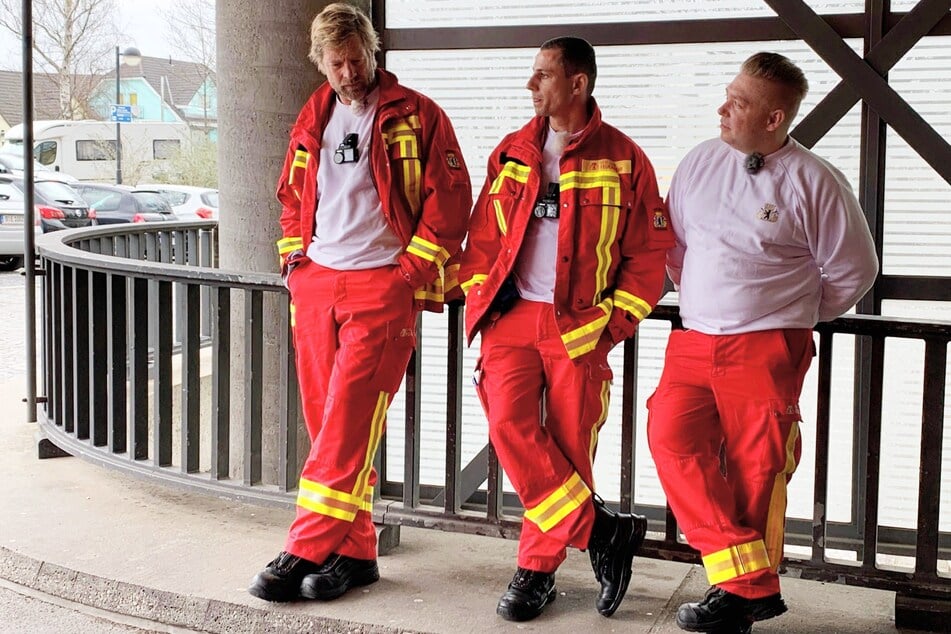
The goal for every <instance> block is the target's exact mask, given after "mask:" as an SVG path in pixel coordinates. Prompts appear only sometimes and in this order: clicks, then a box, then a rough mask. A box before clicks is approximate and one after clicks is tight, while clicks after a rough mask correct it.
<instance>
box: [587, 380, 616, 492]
mask: <svg viewBox="0 0 951 634" xmlns="http://www.w3.org/2000/svg"><path fill="white" fill-rule="evenodd" d="M610 402H611V382H610V381H602V382H601V413H600V414H598V420H597V422H595V424H594V426H593V427H592V428H591V441H590V443H591V444H589V445H588V459H589V460H590V461H591V464H592V465H593V464H594V454H595V452H596V451H597V449H598V433H599V432H600V431H601V427H602V426H603V425H604V421H606V420H607V419H608V405H609V404H610ZM593 484H594V482H592V485H593Z"/></svg>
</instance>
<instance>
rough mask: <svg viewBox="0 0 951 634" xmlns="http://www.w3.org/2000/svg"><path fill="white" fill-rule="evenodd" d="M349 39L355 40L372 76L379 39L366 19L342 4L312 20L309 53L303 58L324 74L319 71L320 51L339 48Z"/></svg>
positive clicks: (327, 9)
mask: <svg viewBox="0 0 951 634" xmlns="http://www.w3.org/2000/svg"><path fill="white" fill-rule="evenodd" d="M352 37H356V38H357V40H359V42H360V45H361V48H363V52H364V53H365V54H366V57H367V68H368V69H369V70H370V74H371V75H372V74H373V73H375V72H376V57H375V55H376V53H377V52H378V51H379V50H380V38H379V36H378V35H377V34H376V31H375V30H374V29H373V23H372V22H370V18H368V17H367V15H366V14H365V13H363V12H362V11H360V10H359V9H357V8H356V7H354V6H353V5H349V4H347V3H345V2H335V3H333V4H328V5H327V6H326V7H324V10H323V11H321V12H320V13H318V14H317V17H315V18H314V21H313V22H312V23H311V25H310V53H309V54H308V56H307V57H308V58H309V59H310V61H312V62H313V63H314V64H316V65H317V69H318V70H319V71H320V72H322V73H324V69H323V68H321V63H322V61H323V59H324V49H327V48H340V47H342V46H344V45H345V44H346V43H347V41H348V40H349V39H350V38H352ZM324 74H325V75H326V73H324Z"/></svg>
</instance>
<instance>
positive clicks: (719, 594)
mask: <svg viewBox="0 0 951 634" xmlns="http://www.w3.org/2000/svg"><path fill="white" fill-rule="evenodd" d="M787 609H788V608H787V607H786V603H785V602H784V601H783V597H782V595H781V594H779V593H778V592H777V593H776V594H772V595H770V596H768V597H762V598H759V599H745V598H743V597H741V596H739V595H737V594H732V593H730V592H727V591H726V590H723V589H721V588H717V587H716V586H714V587H712V588H710V589H709V590H708V591H707V594H706V596H705V597H704V598H703V601H701V602H699V603H684V604H683V605H681V606H680V608H679V609H678V610H677V625H679V626H680V629H682V630H687V631H688V632H724V633H725V632H745V631H749V629H750V626H751V625H752V624H753V623H754V622H755V621H765V620H766V619H771V618H773V617H774V616H779V615H780V614H782V613H783V612H785V611H786V610H787ZM744 628H746V629H744Z"/></svg>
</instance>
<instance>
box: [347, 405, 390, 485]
mask: <svg viewBox="0 0 951 634" xmlns="http://www.w3.org/2000/svg"><path fill="white" fill-rule="evenodd" d="M389 405H390V395H389V394H388V393H386V392H380V393H379V394H378V395H377V397H376V407H375V408H374V410H373V418H372V420H371V421H370V437H369V439H368V442H367V453H366V455H365V456H364V457H363V468H362V469H361V470H360V473H358V474H357V481H356V483H355V484H354V485H353V486H354V488H353V495H355V496H358V497H359V496H362V495H363V493H364V492H365V491H366V490H367V489H368V488H370V471H372V470H373V457H374V456H376V450H377V448H378V447H379V446H380V439H381V438H382V437H383V429H384V428H385V427H386V409H387V407H389Z"/></svg>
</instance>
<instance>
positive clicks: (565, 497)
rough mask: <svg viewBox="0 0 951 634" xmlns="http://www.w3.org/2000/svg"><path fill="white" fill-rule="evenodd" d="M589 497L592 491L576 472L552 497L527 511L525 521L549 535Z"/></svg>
mask: <svg viewBox="0 0 951 634" xmlns="http://www.w3.org/2000/svg"><path fill="white" fill-rule="evenodd" d="M589 497H591V489H589V488H588V485H586V484H585V483H584V481H583V480H582V479H581V476H580V475H578V472H577V471H575V472H574V473H573V474H572V475H571V477H570V478H568V481H567V482H565V483H564V484H563V485H561V486H560V487H558V488H557V489H555V490H554V491H553V492H552V493H551V495H549V496H548V497H547V498H545V499H544V500H542V502H541V504H539V505H538V506H536V507H534V508H531V509H526V510H525V519H527V520H529V521H530V522H532V523H533V524H536V525H537V526H538V528H540V529H541V531H542V532H543V533H547V532H548V531H550V530H551V529H552V528H554V527H555V526H556V525H557V524H558V522H560V521H561V520H563V519H565V517H567V516H568V515H570V514H571V513H572V512H573V511H574V510H575V509H577V508H578V507H580V506H581V505H582V504H583V503H584V502H585V501H586V500H587V499H588V498H589Z"/></svg>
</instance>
